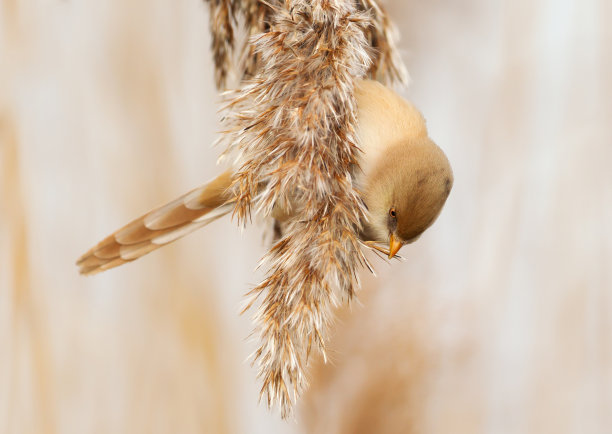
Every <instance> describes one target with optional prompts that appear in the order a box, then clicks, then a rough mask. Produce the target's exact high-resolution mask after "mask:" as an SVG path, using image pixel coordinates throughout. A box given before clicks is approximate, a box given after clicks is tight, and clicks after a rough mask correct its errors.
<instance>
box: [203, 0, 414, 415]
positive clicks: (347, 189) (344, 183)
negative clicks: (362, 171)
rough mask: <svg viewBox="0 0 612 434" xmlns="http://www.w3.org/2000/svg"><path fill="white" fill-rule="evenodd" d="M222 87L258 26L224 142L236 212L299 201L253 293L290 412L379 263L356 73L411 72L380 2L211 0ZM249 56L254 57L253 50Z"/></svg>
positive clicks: (262, 348) (242, 218)
mask: <svg viewBox="0 0 612 434" xmlns="http://www.w3.org/2000/svg"><path fill="white" fill-rule="evenodd" d="M210 4H211V10H212V11H213V13H211V20H213V21H212V25H211V28H212V29H213V35H214V36H213V52H214V59H215V67H216V71H217V75H216V76H217V84H218V85H219V86H221V87H223V85H224V84H225V79H226V77H227V72H228V71H229V70H230V69H231V68H232V67H233V64H232V63H231V62H232V60H231V59H232V55H230V53H229V52H230V51H231V50H235V49H236V46H235V43H234V42H235V41H234V40H225V41H222V40H221V39H222V36H223V35H230V36H231V35H233V34H234V32H233V31H229V30H228V29H231V26H232V25H236V23H237V22H238V21H239V20H242V23H243V24H244V26H245V28H246V32H247V34H254V35H255V36H253V37H251V38H250V39H249V40H248V42H247V43H246V44H245V45H244V46H243V47H242V48H241V50H242V51H243V55H242V59H243V60H245V61H243V62H242V63H240V65H239V68H238V69H239V71H238V72H239V74H240V78H241V79H242V85H241V88H240V89H239V90H237V91H235V92H231V93H229V97H228V104H227V115H226V116H225V120H224V122H225V127H226V133H225V135H224V137H222V139H221V141H222V142H224V143H225V144H226V145H227V151H226V153H227V154H231V155H233V156H235V158H236V159H237V161H238V162H239V163H238V167H239V170H238V172H237V174H236V177H235V180H234V184H233V189H234V192H235V195H236V198H237V201H236V206H235V209H234V215H235V216H236V217H237V220H238V221H239V223H240V224H245V223H246V221H247V220H248V219H249V218H250V215H251V212H252V211H254V212H256V213H257V214H259V215H263V216H273V215H274V211H275V210H278V209H291V210H292V213H293V215H296V216H299V217H295V218H293V219H290V220H289V221H287V222H286V223H284V227H283V233H282V236H280V237H279V239H278V240H277V242H276V243H275V244H274V245H273V246H272V248H271V249H270V251H269V252H268V253H267V255H266V256H265V257H264V258H263V260H262V264H265V265H267V267H268V272H267V275H266V277H265V279H264V280H263V282H261V283H260V284H259V285H258V286H257V287H255V288H254V289H253V290H252V291H251V292H250V293H249V296H250V297H249V300H248V306H247V308H249V307H251V306H252V305H253V303H255V301H256V300H257V299H261V304H260V306H259V308H258V309H257V310H256V312H255V315H254V321H255V324H256V329H257V332H258V334H259V337H260V344H259V347H258V349H257V350H256V351H255V353H254V355H253V360H254V363H256V364H257V365H258V368H259V370H258V376H259V378H260V379H261V380H262V383H263V384H262V389H261V396H262V397H265V400H266V401H267V404H268V406H272V405H273V404H275V403H278V404H279V405H280V407H281V414H282V417H283V418H286V417H287V416H288V415H289V414H290V413H291V406H292V403H293V402H295V401H296V399H297V397H298V396H299V395H300V393H301V392H302V391H303V390H304V388H305V387H306V386H307V380H306V366H307V362H308V359H309V357H310V355H311V353H312V351H315V352H320V353H322V354H323V357H324V358H325V342H326V339H327V330H328V328H329V325H330V323H331V322H332V320H333V309H334V307H335V306H338V305H339V304H340V303H341V302H342V301H344V300H350V299H351V298H352V297H353V296H354V293H355V290H356V287H357V286H358V281H357V271H358V269H359V267H360V266H362V265H367V266H368V267H369V265H368V264H367V261H366V259H365V257H364V256H363V253H362V251H361V244H360V243H361V242H360V240H359V237H358V233H359V229H360V226H361V221H362V220H363V219H364V217H365V208H364V205H363V203H362V201H361V199H360V195H359V192H357V191H356V190H355V188H354V185H353V178H352V175H353V174H354V173H355V168H356V167H357V165H358V163H357V159H358V153H359V152H360V151H359V143H358V138H357V136H356V134H355V123H356V104H355V99H354V96H353V89H354V80H355V79H356V78H361V77H365V76H366V75H370V76H372V75H375V76H377V77H379V78H381V79H386V80H390V81H393V80H402V79H403V78H404V74H403V67H402V66H401V62H399V60H398V59H399V58H398V56H397V54H396V53H395V49H394V45H393V43H392V42H391V41H390V40H389V38H390V37H391V36H390V35H391V32H390V30H389V22H388V19H387V18H386V15H385V13H384V11H383V10H382V9H381V8H380V7H378V5H377V4H376V2H374V1H373V0H372V1H371V0H364V1H361V2H357V3H355V2H354V1H348V0H314V1H306V0H284V1H281V0H274V1H270V2H263V1H252V0H251V1H249V0H242V1H240V0H237V1H234V2H228V1H214V0H211V3H210ZM245 54H246V55H245Z"/></svg>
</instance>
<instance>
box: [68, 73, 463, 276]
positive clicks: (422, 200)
mask: <svg viewBox="0 0 612 434" xmlns="http://www.w3.org/2000/svg"><path fill="white" fill-rule="evenodd" d="M355 97H356V100H357V106H358V136H359V139H360V142H361V149H362V151H363V152H362V154H361V156H362V158H361V160H360V170H359V171H356V173H355V174H354V176H355V179H356V185H357V188H358V189H359V190H360V191H361V192H362V198H363V201H364V203H365V204H366V206H367V208H368V211H369V216H368V221H367V222H364V225H363V230H362V239H363V240H364V241H366V242H369V243H368V244H369V245H370V247H373V248H376V249H377V250H380V251H382V252H384V253H385V254H388V255H389V257H392V256H393V255H395V253H397V251H398V250H399V248H401V246H402V245H404V244H406V243H409V242H412V241H414V240H415V239H416V238H418V236H419V235H420V234H421V233H422V232H423V231H424V230H425V229H427V228H428V227H429V226H430V225H431V224H432V223H433V222H434V220H435V219H436V217H437V216H438V214H439V212H440V210H441V209H442V206H443V205H444V202H445V201H446V198H447V196H448V194H449V192H450V189H451V187H452V183H453V175H452V170H451V168H450V165H449V163H448V160H447V159H446V156H445V155H444V153H443V152H442V150H441V149H440V148H438V147H437V146H436V145H435V144H434V143H433V142H432V141H431V140H430V139H429V138H428V137H427V129H426V127H425V120H424V119H423V117H422V115H421V114H420V113H419V112H418V110H417V109H416V108H415V107H414V106H412V105H411V104H410V103H408V102H407V101H405V100H403V99H402V98H401V97H400V96H399V95H397V94H396V93H395V92H393V91H391V90H390V89H388V88H387V87H385V86H383V85H382V84H380V83H377V82H374V81H368V80H364V81H359V82H358V85H357V86H356V88H355ZM232 174H233V172H232V170H228V171H226V172H224V173H223V174H222V175H220V176H219V177H217V178H216V179H214V180H213V181H211V182H210V183H208V184H205V185H203V186H201V187H199V188H196V189H194V190H192V191H190V192H189V193H187V194H184V195H183V196H181V197H179V198H177V199H175V200H173V201H172V202H170V203H168V204H166V205H164V206H162V207H160V208H157V209H155V210H153V211H150V212H149V213H147V214H145V215H144V216H142V217H140V218H138V219H136V220H134V221H133V222H131V223H129V224H128V225H126V226H124V227H123V228H121V229H119V230H118V231H116V232H115V233H113V234H111V235H110V236H108V237H107V238H105V239H104V240H102V241H101V242H100V243H98V244H97V245H96V246H95V247H93V248H92V249H90V250H89V251H88V252H87V253H85V254H84V255H83V256H81V258H79V260H78V261H77V265H78V266H79V271H80V272H81V273H82V274H95V273H98V272H100V271H104V270H107V269H109V268H113V267H116V266H118V265H122V264H124V263H126V262H130V261H133V260H135V259H137V258H139V257H141V256H143V255H145V254H147V253H149V252H151V251H153V250H155V249H157V248H159V247H161V246H163V245H166V244H168V243H170V242H172V241H175V240H177V239H178V238H181V237H183V236H185V235H187V234H188V233H191V232H193V231H194V230H196V229H198V228H200V227H202V226H205V225H206V224H208V223H210V222H211V221H213V220H215V219H217V218H219V217H221V216H223V215H225V214H227V213H229V212H231V211H232V209H233V202H234V197H233V196H232V194H231V193H230V192H231V191H232V190H231V189H230V186H231V184H232V180H233V176H232ZM392 214H393V215H392ZM274 216H275V217H276V218H279V217H280V218H287V217H290V215H287V214H286V213H283V212H282V211H281V212H279V211H278V210H276V211H275V212H274ZM375 243H389V249H388V250H386V249H384V248H382V247H380V246H377V245H376V244H375Z"/></svg>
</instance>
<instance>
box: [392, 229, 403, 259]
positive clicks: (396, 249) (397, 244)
mask: <svg viewBox="0 0 612 434" xmlns="http://www.w3.org/2000/svg"><path fill="white" fill-rule="evenodd" d="M401 248H402V243H401V242H399V241H398V240H396V239H395V237H394V236H393V234H391V235H389V259H391V258H393V257H394V256H395V255H396V254H397V252H399V249H401Z"/></svg>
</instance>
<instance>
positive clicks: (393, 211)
mask: <svg viewBox="0 0 612 434" xmlns="http://www.w3.org/2000/svg"><path fill="white" fill-rule="evenodd" d="M389 215H390V216H391V217H393V218H396V217H397V212H395V208H391V209H390V210H389Z"/></svg>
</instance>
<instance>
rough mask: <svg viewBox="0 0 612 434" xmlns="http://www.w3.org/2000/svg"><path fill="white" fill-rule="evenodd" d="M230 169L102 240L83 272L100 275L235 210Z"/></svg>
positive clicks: (80, 261) (84, 261) (89, 255)
mask: <svg viewBox="0 0 612 434" xmlns="http://www.w3.org/2000/svg"><path fill="white" fill-rule="evenodd" d="M231 183H232V172H231V171H229V170H228V171H227V172H225V173H223V174H221V175H220V176H218V177H217V178H215V179H214V180H212V181H210V182H209V183H207V184H204V185H202V186H201V187H198V188H196V189H194V190H192V191H190V192H189V193H186V194H184V195H182V196H181V197H179V198H177V199H175V200H173V201H172V202H170V203H168V204H166V205H163V206H161V207H159V208H157V209H154V210H153V211H149V212H148V213H146V214H145V215H143V216H142V217H140V218H138V219H136V220H134V221H132V222H131V223H128V224H127V225H125V226H124V227H122V228H121V229H119V230H118V231H116V232H114V233H113V234H111V235H109V236H108V237H106V238H105V239H104V240H102V241H100V242H99V243H98V244H97V245H96V246H94V247H92V248H91V249H90V250H89V251H88V252H87V253H85V254H84V255H83V256H81V257H80V258H79V259H78V260H77V262H76V264H77V266H78V267H79V272H80V273H81V274H96V273H99V272H101V271H105V270H108V269H110V268H113V267H117V266H119V265H122V264H125V263H126V262H131V261H133V260H135V259H138V258H140V257H141V256H143V255H146V254H147V253H149V252H151V251H153V250H155V249H157V248H159V247H162V246H164V245H166V244H168V243H171V242H172V241H175V240H178V239H179V238H181V237H183V236H185V235H187V234H189V233H191V232H193V231H195V230H196V229H199V228H201V227H202V226H205V225H207V224H208V223H210V222H212V221H214V220H216V219H218V218H219V217H222V216H224V215H226V214H228V213H229V212H231V210H232V209H233V205H234V202H233V199H232V196H231V195H230V194H229V190H228V188H229V187H230V185H231Z"/></svg>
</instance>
